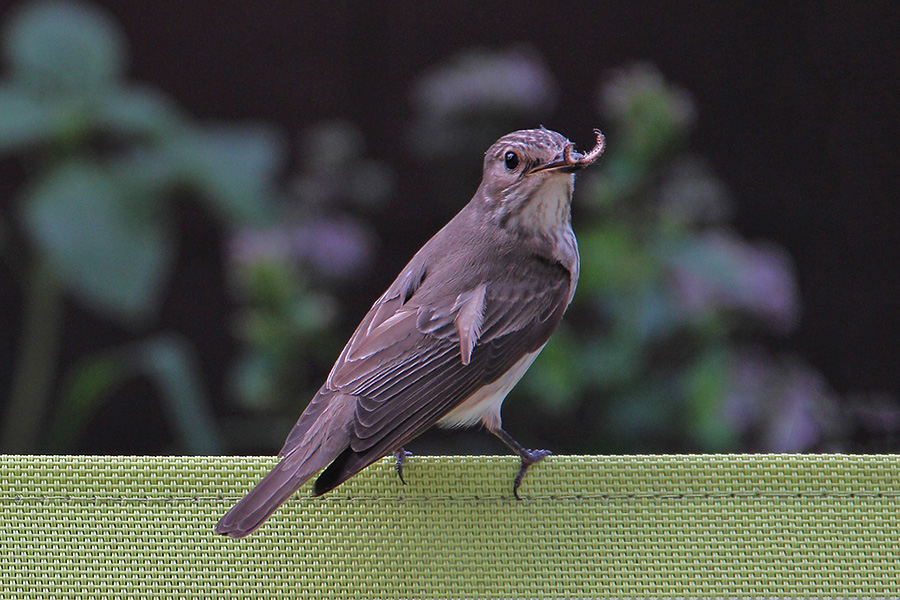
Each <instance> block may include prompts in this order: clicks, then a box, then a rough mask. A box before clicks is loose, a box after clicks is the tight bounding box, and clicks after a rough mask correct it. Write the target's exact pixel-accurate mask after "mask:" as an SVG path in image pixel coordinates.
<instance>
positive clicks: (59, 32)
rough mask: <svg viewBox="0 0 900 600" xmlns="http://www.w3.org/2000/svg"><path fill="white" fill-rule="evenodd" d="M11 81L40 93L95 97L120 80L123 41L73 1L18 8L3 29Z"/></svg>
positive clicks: (104, 20) (97, 14)
mask: <svg viewBox="0 0 900 600" xmlns="http://www.w3.org/2000/svg"><path fill="white" fill-rule="evenodd" d="M2 37H3V40H4V52H5V54H6V59H7V61H8V62H9V65H10V67H11V69H12V74H13V78H14V80H15V81H17V82H19V83H21V84H22V85H23V86H24V87H25V88H27V89H29V90H30V91H32V92H35V93H39V94H48V95H53V94H76V95H87V94H97V93H98V91H99V90H101V89H104V88H106V87H108V86H109V85H110V84H111V83H112V82H113V80H114V79H116V78H117V77H119V76H120V75H121V74H122V72H123V71H124V66H125V60H126V56H125V43H124V39H123V38H122V35H121V33H120V32H119V30H118V29H117V28H116V26H115V24H114V23H113V22H112V21H111V20H110V19H109V18H108V17H107V15H106V14H105V13H104V12H102V11H101V10H99V9H97V8H95V7H93V6H90V5H87V4H81V3H75V2H59V1H57V2H41V3H34V4H28V5H25V6H24V7H22V8H20V9H19V11H18V12H17V14H15V15H14V16H13V17H12V18H11V19H9V20H8V21H7V22H6V27H5V28H4V30H3V36H2Z"/></svg>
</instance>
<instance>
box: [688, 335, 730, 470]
mask: <svg viewBox="0 0 900 600" xmlns="http://www.w3.org/2000/svg"><path fill="white" fill-rule="evenodd" d="M730 359H731V353H730V352H729V351H728V348H727V347H726V346H725V345H723V344H714V345H711V346H709V347H707V348H706V349H705V351H704V353H703V354H702V355H701V356H699V357H698V358H697V360H696V361H694V363H693V364H692V365H691V366H689V367H688V368H687V369H686V371H685V377H684V384H685V386H686V388H687V389H686V390H685V391H686V393H685V394H684V397H685V398H687V401H688V413H687V418H686V423H687V424H688V426H689V428H690V433H691V434H692V435H693V437H694V439H695V440H697V441H698V442H699V443H700V444H701V445H702V446H701V447H703V448H706V449H707V451H712V452H725V451H728V450H730V449H732V448H733V444H734V443H735V441H736V440H737V433H736V432H735V431H734V428H733V427H732V426H731V425H730V424H729V423H728V421H727V420H726V419H725V418H724V417H723V415H722V399H723V398H724V397H725V394H726V391H727V389H728V386H729V383H730V377H731V375H730V373H731V371H730V362H731V361H730Z"/></svg>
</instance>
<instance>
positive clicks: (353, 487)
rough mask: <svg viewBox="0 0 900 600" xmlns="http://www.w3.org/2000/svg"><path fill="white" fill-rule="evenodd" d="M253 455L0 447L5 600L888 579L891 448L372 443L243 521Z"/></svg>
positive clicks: (894, 584)
mask: <svg viewBox="0 0 900 600" xmlns="http://www.w3.org/2000/svg"><path fill="white" fill-rule="evenodd" d="M273 464H275V461H274V459H272V458H264V457H249V458H227V457H62V456H3V457H0V571H2V575H0V597H2V598H42V599H43V598H67V599H68V598H290V597H297V598H302V597H310V598H539V597H556V598H582V597H613V596H617V597H636V596H642V597H652V596H657V597H658V596H701V595H702V596H720V597H721V596H732V597H733V596H743V595H748V596H749V595H752V596H775V595H777V596H783V595H804V596H863V595H865V596H891V595H897V594H900V583H898V582H900V486H898V479H900V458H898V457H894V456H847V455H814V456H808V455H712V456H615V457H603V456H553V457H550V458H548V459H547V460H545V461H543V462H541V463H539V464H538V465H535V466H534V467H533V468H532V469H531V471H529V474H528V477H526V479H525V482H524V484H523V486H522V489H521V493H522V496H523V500H522V501H516V500H515V499H514V498H513V497H512V490H511V488H512V479H513V476H514V475H515V472H516V470H517V468H518V462H517V459H515V458H511V457H440V458H437V457H412V458H410V459H409V460H408V462H407V464H406V466H405V467H404V476H405V478H406V481H407V485H403V484H401V483H400V481H399V480H398V478H397V476H396V474H395V472H394V471H393V463H392V461H391V460H384V461H382V462H380V463H377V464H376V465H373V466H372V467H371V468H369V469H367V470H365V471H364V472H363V473H361V474H360V475H358V476H356V477H355V478H353V479H352V480H350V481H349V482H348V483H347V484H344V485H342V486H341V487H339V488H338V489H337V490H335V491H334V492H332V493H330V494H328V495H326V496H324V497H322V498H318V499H312V498H309V497H307V496H308V490H303V491H301V493H300V494H298V495H297V496H295V497H294V498H292V499H291V500H290V501H289V502H288V503H287V504H286V505H285V506H284V507H283V508H282V509H281V510H280V511H279V512H278V513H276V514H275V516H274V517H273V518H272V519H270V520H269V522H268V523H267V524H266V525H264V526H263V527H262V529H260V530H259V531H258V532H257V533H256V534H254V535H252V536H250V537H249V538H246V539H244V540H240V541H235V540H231V539H227V538H223V537H220V536H217V535H216V534H215V533H214V532H213V525H214V524H215V522H216V520H217V519H218V518H219V516H221V515H222V514H223V513H224V512H225V510H227V509H228V507H230V506H231V504H232V503H233V502H234V501H235V500H237V498H238V497H240V496H241V495H242V494H243V493H244V492H246V491H247V490H248V489H249V488H250V486H251V485H252V484H253V483H255V482H256V481H257V480H258V479H259V478H260V477H262V475H263V474H264V473H265V472H266V471H267V470H268V469H269V468H270V467H271V466H272V465H273Z"/></svg>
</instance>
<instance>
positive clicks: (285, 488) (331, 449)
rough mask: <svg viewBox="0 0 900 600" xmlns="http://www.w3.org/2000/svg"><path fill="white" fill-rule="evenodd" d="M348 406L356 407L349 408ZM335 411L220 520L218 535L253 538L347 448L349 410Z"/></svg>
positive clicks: (326, 414)
mask: <svg viewBox="0 0 900 600" xmlns="http://www.w3.org/2000/svg"><path fill="white" fill-rule="evenodd" d="M333 400H338V402H336V404H344V403H341V402H340V400H344V398H340V399H338V398H333ZM345 407H346V408H352V407H351V406H349V405H345ZM330 408H331V407H330ZM333 408H335V409H336V410H328V409H326V410H325V411H323V414H321V415H320V416H319V418H318V419H316V420H315V422H314V423H312V424H311V425H308V428H307V431H305V432H304V435H302V436H296V437H295V439H297V438H301V439H297V441H298V443H297V445H295V446H294V447H293V448H291V449H290V450H289V451H288V452H286V453H285V452H283V456H284V458H282V459H281V462H280V463H278V465H277V466H276V467H275V468H274V469H272V470H271V471H270V472H269V474H268V475H266V476H265V477H264V478H263V479H262V481H260V482H259V483H257V484H256V487H254V488H253V489H252V490H250V492H249V493H248V494H247V495H246V496H244V497H243V498H241V499H240V500H239V501H238V503H237V504H235V505H234V507H232V509H231V510H229V511H228V512H227V513H225V516H223V517H222V518H221V519H219V522H218V523H217V524H216V533H218V534H221V535H227V536H228V537H232V538H242V537H245V536H248V535H250V534H251V533H253V532H254V531H256V530H257V529H258V528H259V527H260V526H261V525H262V524H263V523H264V522H265V521H266V519H268V518H269V516H271V515H272V513H274V512H275V511H276V510H278V507H279V506H281V505H282V504H284V503H285V502H286V501H287V500H288V498H290V497H291V496H292V495H293V494H294V492H296V491H297V490H299V489H300V487H301V486H302V485H303V484H304V483H306V482H307V481H309V480H310V479H311V478H312V477H313V476H314V475H315V474H316V473H318V472H319V471H321V470H322V469H324V468H325V467H326V466H327V465H328V463H330V462H331V461H333V460H334V459H335V458H336V457H337V456H338V455H339V454H340V453H341V452H342V451H343V450H344V449H346V448H347V446H348V444H349V437H348V435H347V433H346V430H347V424H348V423H347V418H346V415H344V414H339V413H343V412H346V411H344V410H340V409H341V408H344V407H339V406H337V407H333ZM301 421H302V417H301ZM299 426H300V422H298V427H299Z"/></svg>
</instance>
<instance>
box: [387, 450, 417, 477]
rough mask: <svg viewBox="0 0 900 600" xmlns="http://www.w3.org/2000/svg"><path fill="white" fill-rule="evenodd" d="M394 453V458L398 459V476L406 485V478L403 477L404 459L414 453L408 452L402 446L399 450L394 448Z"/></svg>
mask: <svg viewBox="0 0 900 600" xmlns="http://www.w3.org/2000/svg"><path fill="white" fill-rule="evenodd" d="M392 454H393V455H394V458H396V459H397V464H396V467H395V468H396V469H397V477H399V478H400V483H402V484H403V485H406V480H405V479H403V461H405V460H406V457H407V456H412V455H413V453H412V452H407V451H406V450H404V449H403V448H400V449H399V450H394V452H393V453H392Z"/></svg>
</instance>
